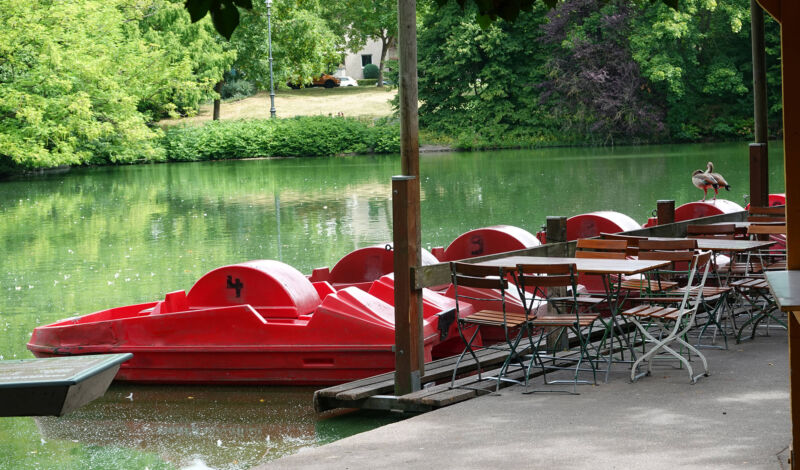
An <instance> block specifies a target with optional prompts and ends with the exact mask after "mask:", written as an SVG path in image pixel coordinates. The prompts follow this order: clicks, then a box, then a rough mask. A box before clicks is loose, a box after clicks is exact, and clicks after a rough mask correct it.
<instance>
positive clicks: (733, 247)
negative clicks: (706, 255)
mask: <svg viewBox="0 0 800 470" xmlns="http://www.w3.org/2000/svg"><path fill="white" fill-rule="evenodd" d="M774 244H775V242H774V241H770V240H763V241H762V240H726V239H724V238H698V239H697V248H698V249H700V250H711V251H750V250H760V249H762V248H767V247H769V246H771V245H774Z"/></svg>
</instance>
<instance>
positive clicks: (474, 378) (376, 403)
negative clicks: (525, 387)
mask: <svg viewBox="0 0 800 470" xmlns="http://www.w3.org/2000/svg"><path fill="white" fill-rule="evenodd" d="M529 352H530V349H529V348H520V353H521V354H527V353H529ZM475 354H476V355H477V356H478V358H479V360H480V363H481V366H482V367H483V372H482V374H481V376H482V378H483V380H478V375H477V374H474V375H469V376H467V377H464V378H460V379H458V380H456V383H455V388H452V389H451V388H450V380H451V378H452V376H453V369H454V367H455V364H456V361H457V359H458V356H452V357H446V358H443V359H438V360H435V361H432V362H428V363H426V364H425V374H424V375H423V376H422V377H421V379H420V383H421V385H422V389H421V390H419V391H416V392H412V393H409V394H408V395H402V396H396V395H393V393H394V375H395V374H394V372H387V373H385V374H381V375H376V376H373V377H368V378H366V379H361V380H357V381H355V382H348V383H345V384H341V385H336V386H333V387H329V388H324V389H321V390H317V391H316V392H314V409H315V410H316V411H318V412H322V411H327V410H332V409H336V408H361V409H370V410H397V411H406V412H418V413H421V412H426V411H431V410H433V409H436V408H441V407H443V406H448V405H452V404H454V403H458V402H462V401H465V400H469V399H470V398H474V397H477V396H478V395H485V394H488V393H491V392H493V391H494V390H495V388H496V387H497V380H496V379H495V378H493V377H497V374H498V372H499V371H500V366H501V365H502V364H503V362H505V360H506V358H507V357H508V355H509V348H508V346H507V345H504V346H503V347H496V348H495V349H481V350H478V351H476V352H475ZM487 369H489V370H487ZM492 369H493V370H492ZM514 369H516V370H514V371H512V372H510V373H508V374H507V377H508V378H511V379H521V378H523V377H524V375H523V371H522V370H521V369H520V368H519V366H517V367H515V368H514ZM476 371H477V366H476V364H475V360H474V359H473V358H472V357H471V356H469V355H467V356H465V357H464V359H462V360H461V363H460V364H459V366H458V371H457V376H460V375H464V374H470V373H474V372H476ZM534 372H538V371H531V375H532V376H533V375H538V374H534ZM510 385H513V383H512V382H506V381H501V382H500V387H501V388H503V387H507V386H510Z"/></svg>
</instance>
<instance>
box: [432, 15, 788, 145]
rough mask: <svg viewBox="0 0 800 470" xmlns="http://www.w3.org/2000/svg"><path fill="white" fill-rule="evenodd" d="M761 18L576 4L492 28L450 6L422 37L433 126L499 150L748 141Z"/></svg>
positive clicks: (777, 117)
mask: <svg viewBox="0 0 800 470" xmlns="http://www.w3.org/2000/svg"><path fill="white" fill-rule="evenodd" d="M749 7H750V2H749V1H748V0H731V1H728V2H713V1H708V0H686V1H685V2H682V3H681V8H680V10H678V11H676V10H674V9H672V8H670V7H667V6H666V5H664V4H663V3H660V2H656V3H653V4H649V3H645V4H642V3H641V2H638V3H637V2H630V1H625V0H613V1H612V0H609V1H598V0H566V1H564V2H562V3H559V4H558V6H557V7H556V9H555V10H552V11H547V10H545V9H544V8H542V10H539V11H537V10H534V11H532V12H525V11H523V12H522V13H520V14H519V16H518V17H517V18H516V20H515V21H514V23H508V22H506V21H504V20H501V19H498V20H496V21H495V22H493V23H492V24H491V25H490V26H488V27H485V28H481V27H480V26H479V25H478V24H477V23H476V22H475V20H474V18H475V14H476V13H475V11H473V10H470V9H469V8H467V9H466V10H462V9H461V7H459V6H457V5H456V4H455V2H453V3H450V4H449V5H447V6H445V7H443V8H442V9H440V10H439V11H438V13H437V15H436V16H435V17H431V18H430V19H429V20H428V21H427V22H426V23H425V24H424V25H423V28H422V30H421V32H420V36H419V64H420V67H419V68H420V92H419V93H420V100H421V101H423V103H424V104H423V106H422V107H421V108H420V121H421V124H423V125H424V126H427V127H428V129H429V130H432V131H434V132H438V133H442V134H445V135H462V136H464V135H476V136H478V137H479V139H483V140H485V139H487V138H488V142H487V145H494V144H498V143H502V142H505V141H507V140H506V136H507V133H508V132H511V133H513V134H516V135H517V136H519V137H524V136H528V137H529V138H530V140H532V141H534V142H535V141H536V140H541V141H542V142H543V143H544V142H548V141H550V142H552V141H557V142H561V143H583V144H586V143H593V144H598V143H616V142H623V143H624V142H655V141H665V140H678V141H698V140H705V139H730V138H746V137H748V136H750V135H751V134H752V126H753V124H752V123H753V117H752V116H753V112H752V109H753V105H752V100H753V98H752V66H751V52H750V34H749V33H750V24H749V21H750V14H749ZM766 26H767V44H768V57H767V60H768V67H769V72H768V73H769V74H768V77H767V78H768V82H769V84H770V89H769V91H768V99H769V100H770V103H777V104H773V105H772V106H771V107H770V115H769V122H770V126H771V128H772V129H773V132H778V131H779V129H780V126H781V114H780V104H779V103H780V70H779V62H778V61H779V53H778V52H779V47H778V25H777V24H776V23H774V22H773V21H772V20H768V21H767V25H766ZM493 135H496V136H500V137H498V138H494V137H492V136H493ZM461 140H463V138H462V139H461ZM522 140H525V139H524V138H522ZM493 143H494V144H493Z"/></svg>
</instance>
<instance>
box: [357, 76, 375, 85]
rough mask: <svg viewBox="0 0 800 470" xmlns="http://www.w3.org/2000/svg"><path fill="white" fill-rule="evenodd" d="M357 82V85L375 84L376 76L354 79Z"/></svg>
mask: <svg viewBox="0 0 800 470" xmlns="http://www.w3.org/2000/svg"><path fill="white" fill-rule="evenodd" d="M356 82H358V86H375V84H376V83H378V79H377V78H362V79H361V80H356Z"/></svg>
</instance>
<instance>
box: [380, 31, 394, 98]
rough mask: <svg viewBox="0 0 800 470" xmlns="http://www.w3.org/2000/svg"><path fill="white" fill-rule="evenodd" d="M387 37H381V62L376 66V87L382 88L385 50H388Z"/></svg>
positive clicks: (388, 41)
mask: <svg viewBox="0 0 800 470" xmlns="http://www.w3.org/2000/svg"><path fill="white" fill-rule="evenodd" d="M390 42H391V41H390V40H389V37H386V36H384V37H381V60H380V65H378V86H379V87H382V86H383V63H384V61H385V60H386V50H387V49H389V43H390Z"/></svg>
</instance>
